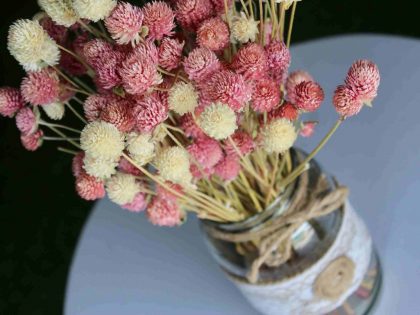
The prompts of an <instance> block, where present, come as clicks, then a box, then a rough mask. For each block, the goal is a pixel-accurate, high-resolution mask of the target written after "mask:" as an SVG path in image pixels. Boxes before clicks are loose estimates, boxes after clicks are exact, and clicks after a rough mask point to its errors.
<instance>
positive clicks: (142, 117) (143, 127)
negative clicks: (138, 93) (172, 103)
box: [133, 93, 169, 132]
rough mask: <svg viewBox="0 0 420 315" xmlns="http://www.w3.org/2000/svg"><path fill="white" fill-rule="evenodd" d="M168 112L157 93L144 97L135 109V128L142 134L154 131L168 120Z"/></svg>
mask: <svg viewBox="0 0 420 315" xmlns="http://www.w3.org/2000/svg"><path fill="white" fill-rule="evenodd" d="M168 111H169V110H168V107H167V106H165V104H163V102H162V100H161V99H160V98H159V96H158V95H157V94H156V93H152V94H149V95H146V96H144V97H142V98H141V99H139V100H138V101H137V102H136V104H135V105H134V108H133V115H134V119H135V128H136V129H137V130H138V131H140V132H148V131H152V130H153V129H154V128H155V127H156V126H157V125H159V124H160V123H161V122H163V121H165V120H166V118H168Z"/></svg>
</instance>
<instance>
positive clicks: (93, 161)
mask: <svg viewBox="0 0 420 315" xmlns="http://www.w3.org/2000/svg"><path fill="white" fill-rule="evenodd" d="M117 165H118V159H105V158H101V157H98V158H96V157H93V156H91V155H89V154H85V156H84V158H83V169H84V170H85V171H86V173H88V174H89V175H91V176H94V177H97V178H101V179H106V178H109V177H111V176H112V175H113V174H115V172H116V169H115V168H116V167H117Z"/></svg>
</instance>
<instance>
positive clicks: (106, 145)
mask: <svg viewBox="0 0 420 315" xmlns="http://www.w3.org/2000/svg"><path fill="white" fill-rule="evenodd" d="M80 146H81V147H82V149H83V150H84V151H85V152H86V153H87V154H89V155H91V156H92V157H95V158H102V159H110V160H114V159H117V158H119V157H120V156H121V154H122V152H123V150H124V147H125V145H124V135H123V134H122V133H121V132H120V131H119V130H118V129H117V127H115V126H114V125H113V124H110V123H107V122H105V121H94V122H91V123H89V124H87V125H86V127H85V128H84V129H83V130H82V133H81V135H80Z"/></svg>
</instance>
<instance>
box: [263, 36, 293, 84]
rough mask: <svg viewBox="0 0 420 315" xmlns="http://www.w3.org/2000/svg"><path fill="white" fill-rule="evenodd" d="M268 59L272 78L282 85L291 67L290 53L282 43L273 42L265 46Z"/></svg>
mask: <svg viewBox="0 0 420 315" xmlns="http://www.w3.org/2000/svg"><path fill="white" fill-rule="evenodd" d="M265 52H266V54H267V58H268V68H269V70H270V74H271V76H272V78H273V79H274V80H276V81H278V82H280V83H282V82H283V81H284V79H286V75H287V69H288V68H289V65H290V51H289V49H288V48H287V46H286V45H285V44H284V43H283V42H280V41H272V42H271V43H270V44H268V45H267V46H265Z"/></svg>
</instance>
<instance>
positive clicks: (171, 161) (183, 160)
mask: <svg viewBox="0 0 420 315" xmlns="http://www.w3.org/2000/svg"><path fill="white" fill-rule="evenodd" d="M155 165H156V167H157V169H158V170H159V175H160V176H161V177H162V178H163V179H164V180H169V181H171V182H173V183H176V184H180V185H182V186H185V185H189V184H190V182H191V179H192V176H191V173H190V160H189V156H188V152H187V151H186V150H185V149H183V148H180V147H168V148H165V149H163V150H162V151H160V152H159V154H158V155H157V156H156V158H155Z"/></svg>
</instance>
